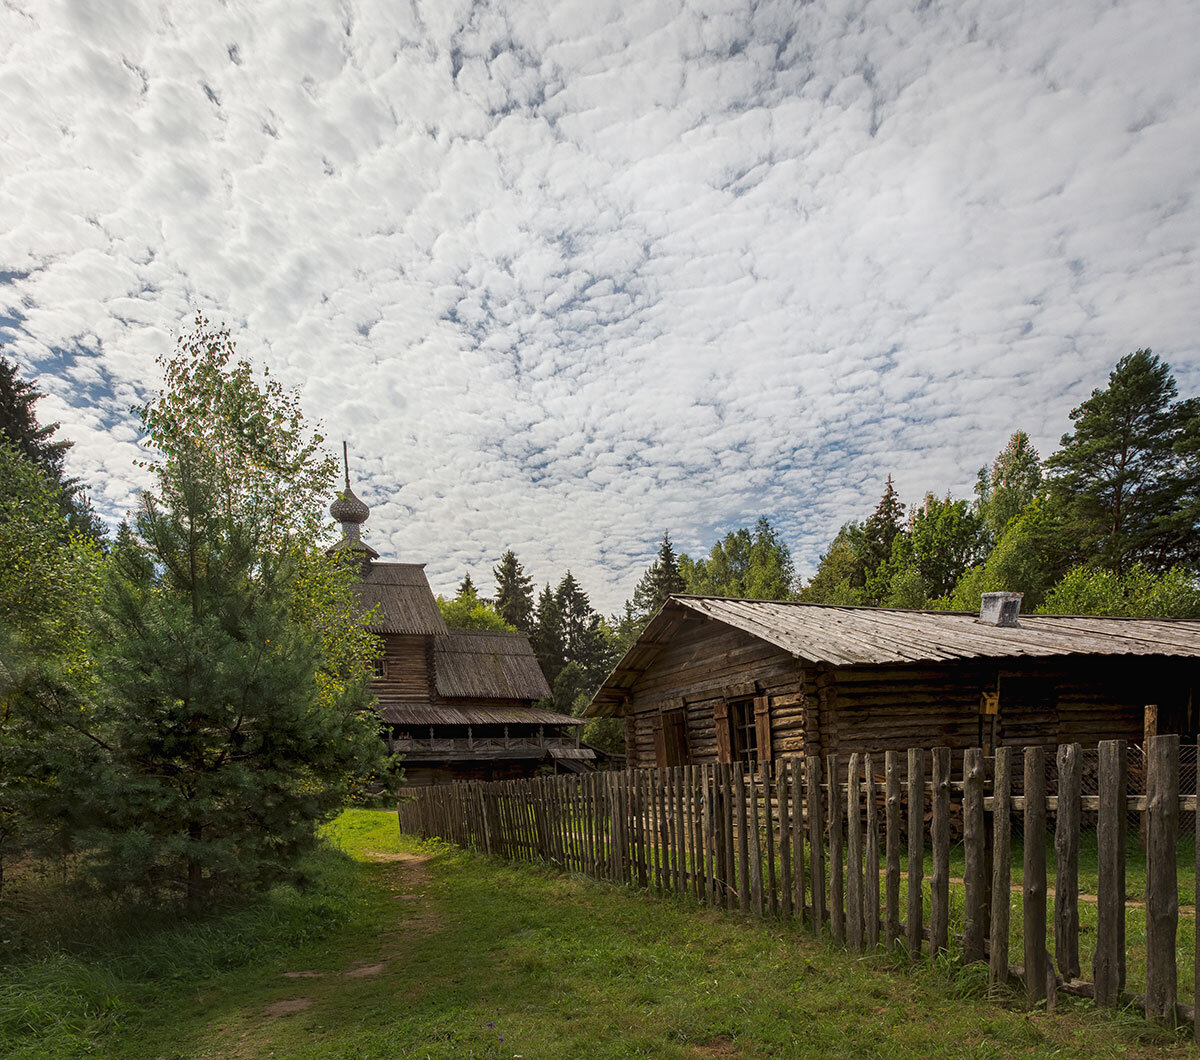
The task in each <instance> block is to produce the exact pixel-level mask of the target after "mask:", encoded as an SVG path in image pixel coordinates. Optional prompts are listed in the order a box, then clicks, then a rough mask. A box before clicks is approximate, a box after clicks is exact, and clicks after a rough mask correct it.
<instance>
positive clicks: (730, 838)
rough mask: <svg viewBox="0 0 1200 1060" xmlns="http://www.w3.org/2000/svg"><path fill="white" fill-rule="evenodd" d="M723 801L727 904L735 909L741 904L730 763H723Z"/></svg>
mask: <svg viewBox="0 0 1200 1060" xmlns="http://www.w3.org/2000/svg"><path fill="white" fill-rule="evenodd" d="M721 786H722V801H723V803H724V807H725V813H724V820H723V824H724V828H725V906H726V908H727V909H729V910H731V911H732V910H734V909H736V908H737V907H738V905H739V904H740V903H739V901H738V890H737V888H738V882H737V860H736V857H735V854H734V849H735V844H736V842H737V840H736V837H735V836H734V825H735V823H736V821H735V818H736V812H735V807H734V788H733V766H732V765H731V764H730V763H728V762H725V763H722V765H721Z"/></svg>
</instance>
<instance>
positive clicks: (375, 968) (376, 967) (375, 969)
mask: <svg viewBox="0 0 1200 1060" xmlns="http://www.w3.org/2000/svg"><path fill="white" fill-rule="evenodd" d="M385 968H387V961H380V962H379V963H378V964H363V963H361V962H358V963H356V964H355V965H354V966H353V967H352V968H351V969H350V970H349V971H348V972H343V973H342V974H343V975H344V976H345V977H346V978H347V979H369V978H370V977H371V976H375V975H382V974H383V971H384V969H385Z"/></svg>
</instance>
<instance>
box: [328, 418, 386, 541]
mask: <svg viewBox="0 0 1200 1060" xmlns="http://www.w3.org/2000/svg"><path fill="white" fill-rule="evenodd" d="M342 463H343V466H344V467H345V469H346V488H345V489H344V490H342V492H341V493H339V494H338V495H337V498H336V499H335V500H334V502H333V503H332V504H331V505H330V506H329V514H330V515H332V516H333V517H334V519H336V520H337V521H338V522H339V523H341V524H342V539H341V540H340V541H339V542H338V543H337V544H336V545H334V546H333V548H332V549H330V551H331V552H332V551H335V550H337V551H340V550H347V551H350V552H358V553H361V554H362V557H363V560H364V562H368V563H369V562H370V561H371V560H373V559H378V558H379V553H378V552H376V551H375V550H374V549H373V548H372V547H371V546H370V545H368V544H367V543H366V542H365V541H364V540H363V539H362V524H363V523H365V522H366V521H367V520H368V519H369V518H370V517H371V509H370V508H368V507H367V506H366V505H365V504H363V502H362V501H360V500H359V499H358V498H357V497H356V496H355V495H354V491H353V490H352V489H351V488H350V455H349V453H348V451H347V448H346V443H345V442H342Z"/></svg>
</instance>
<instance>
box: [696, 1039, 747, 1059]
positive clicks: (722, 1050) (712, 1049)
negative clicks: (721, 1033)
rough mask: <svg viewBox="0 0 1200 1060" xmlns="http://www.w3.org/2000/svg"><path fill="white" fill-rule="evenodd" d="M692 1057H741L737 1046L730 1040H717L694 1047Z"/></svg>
mask: <svg viewBox="0 0 1200 1060" xmlns="http://www.w3.org/2000/svg"><path fill="white" fill-rule="evenodd" d="M691 1053H692V1056H716V1057H724V1058H729V1057H736V1056H740V1055H741V1053H739V1052H738V1049H737V1046H735V1045H734V1044H733V1042H731V1041H730V1040H729V1039H728V1038H716V1039H714V1040H713V1041H711V1042H701V1043H700V1044H699V1045H693V1046H692V1049H691Z"/></svg>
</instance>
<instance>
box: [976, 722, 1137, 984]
mask: <svg viewBox="0 0 1200 1060" xmlns="http://www.w3.org/2000/svg"><path fill="white" fill-rule="evenodd" d="M1127 778H1128V751H1127V745H1126V743H1125V741H1124V740H1104V741H1102V742H1101V744H1100V776H1099V785H1100V810H1099V820H1098V822H1097V842H1098V846H1099V866H1098V868H1099V881H1098V886H1097V891H1096V900H1097V910H1096V953H1095V956H1094V957H1093V959H1092V977H1093V979H1094V980H1095V983H1096V1004H1097V1005H1101V1006H1104V1007H1108V1008H1115V1007H1116V1006H1117V1005H1119V1004H1120V1003H1121V993H1122V991H1124V989H1125V830H1126V818H1125V812H1126V810H1125V806H1126V788H1127V784H1128V779H1127ZM997 794H998V793H997ZM996 856H997V859H998V858H999V856H1000V855H999V852H997V855H996ZM994 915H995V914H994V913H993V916H994Z"/></svg>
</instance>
